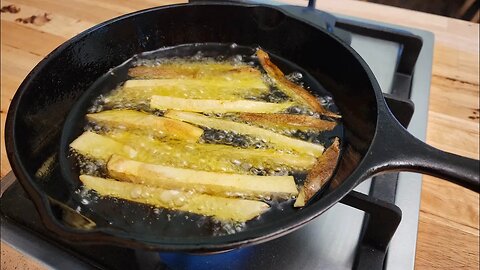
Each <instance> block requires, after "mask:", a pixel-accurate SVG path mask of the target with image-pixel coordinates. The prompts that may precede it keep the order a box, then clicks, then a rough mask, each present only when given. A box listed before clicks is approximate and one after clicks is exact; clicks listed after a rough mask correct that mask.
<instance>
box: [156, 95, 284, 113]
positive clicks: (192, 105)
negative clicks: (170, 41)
mask: <svg viewBox="0 0 480 270" xmlns="http://www.w3.org/2000/svg"><path fill="white" fill-rule="evenodd" d="M293 105H294V103H293V102H286V103H269V102H260V101H252V100H214V99H187V98H176V97H168V96H152V98H151V100H150V107H151V108H154V109H159V110H179V111H188V112H205V113H227V112H254V113H274V112H281V111H284V110H286V109H287V108H289V107H291V106H293Z"/></svg>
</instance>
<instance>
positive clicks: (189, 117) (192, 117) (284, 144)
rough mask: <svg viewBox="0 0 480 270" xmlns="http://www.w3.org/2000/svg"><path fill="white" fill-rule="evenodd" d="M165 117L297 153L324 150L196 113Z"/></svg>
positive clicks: (320, 151) (182, 113)
mask: <svg viewBox="0 0 480 270" xmlns="http://www.w3.org/2000/svg"><path fill="white" fill-rule="evenodd" d="M165 117H168V118H172V119H176V120H180V121H184V122H188V123H192V124H195V125H200V126H205V127H208V128H215V129H220V130H228V131H234V132H237V133H240V134H245V135H249V136H253V137H256V138H259V139H263V140H265V141H267V142H268V143H271V144H273V145H274V146H275V147H276V148H277V149H290V150H294V151H297V152H299V153H304V154H309V155H313V156H320V155H321V154H322V153H323V150H324V147H323V146H322V145H320V144H314V143H310V142H306V141H302V140H299V139H295V138H291V137H288V136H285V135H281V134H278V133H275V132H273V131H270V130H267V129H263V128H259V127H253V126H250V125H248V124H243V123H237V122H233V121H228V120H223V119H216V118H210V117H207V116H204V115H201V114H198V113H191V112H182V111H168V112H167V113H166V114H165Z"/></svg>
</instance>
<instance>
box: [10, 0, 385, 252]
mask: <svg viewBox="0 0 480 270" xmlns="http://www.w3.org/2000/svg"><path fill="white" fill-rule="evenodd" d="M219 5H220V6H237V7H241V8H255V7H262V8H268V9H272V10H275V11H277V12H280V13H282V14H284V15H285V16H287V17H289V18H292V19H294V20H297V21H300V22H302V23H305V24H307V25H309V26H311V27H313V28H315V29H316V30H317V31H320V32H322V33H323V34H325V35H327V36H328V37H330V38H332V39H333V40H335V41H336V42H337V44H338V46H343V48H344V49H346V50H347V51H348V52H349V53H350V54H351V55H352V56H353V57H354V58H355V60H356V61H358V63H359V64H360V65H361V66H362V67H363V69H364V71H365V72H366V75H367V76H368V79H369V81H370V83H371V87H372V90H373V92H374V94H375V99H376V105H377V119H376V123H375V124H376V125H375V132H374V135H373V137H372V140H371V142H370V145H369V148H368V150H367V153H368V152H370V150H371V148H372V145H373V144H374V142H375V138H376V137H377V134H378V126H379V123H380V121H382V119H383V121H385V120H386V119H385V118H384V117H385V116H387V118H388V109H387V111H385V108H386V103H385V100H384V98H383V94H382V92H381V90H380V86H379V85H378V82H377V80H376V78H375V77H374V75H373V72H372V71H371V70H370V68H369V67H368V65H367V64H366V63H365V61H364V60H363V59H362V58H361V57H360V55H358V53H357V52H356V51H354V50H353V48H351V47H350V46H349V45H347V44H345V43H343V41H342V40H340V39H339V38H337V37H335V36H334V35H332V34H330V33H328V32H327V31H325V30H323V29H322V28H320V27H317V26H315V25H314V24H312V23H310V22H308V21H306V20H304V19H302V18H298V17H295V16H292V15H290V14H289V13H288V12H286V11H284V10H282V9H281V8H279V7H277V6H271V5H265V4H257V3H231V2H227V3H222V2H209V3H187V4H174V5H165V6H160V7H153V8H148V9H143V10H139V11H135V12H132V13H129V14H125V15H122V16H119V17H116V18H113V19H110V20H107V21H105V22H102V23H100V24H97V25H95V26H93V27H91V28H89V29H87V30H85V31H83V32H81V33H79V34H78V35H76V36H74V37H73V38H71V39H69V40H67V41H66V42H64V43H63V44H61V45H60V46H58V47H57V48H56V49H55V50H53V51H52V52H51V53H49V54H48V55H47V56H46V57H45V58H44V59H42V60H41V61H40V62H39V63H38V64H37V65H36V66H35V67H34V68H33V69H32V71H30V73H29V74H28V75H27V76H26V77H25V79H24V80H23V82H22V83H21V85H20V86H19V88H18V89H17V91H16V93H15V95H14V97H13V99H12V101H11V103H10V107H9V110H8V114H7V118H6V123H5V146H6V152H7V156H8V159H9V161H10V165H11V167H12V170H13V172H14V174H15V176H16V177H17V179H19V182H20V183H21V185H22V186H23V187H24V188H25V190H26V191H27V193H28V194H29V195H30V196H31V198H32V201H33V202H34V205H35V207H36V209H37V211H38V212H39V214H40V217H41V219H42V221H43V223H44V225H45V226H46V227H47V228H48V229H49V230H50V231H53V232H55V233H56V234H58V235H60V236H62V237H65V238H66V239H67V240H70V241H75V240H82V241H84V243H86V244H113V245H120V246H125V245H126V246H128V247H130V248H132V247H134V248H144V249H155V250H168V251H200V252H203V251H218V250H228V249H232V248H235V247H239V246H245V245H249V244H253V243H262V242H266V241H269V240H271V239H274V238H278V237H280V236H283V235H285V234H287V233H289V232H291V231H293V230H296V229H298V228H300V227H302V226H303V225H305V224H306V223H308V222H309V221H310V220H312V219H314V218H315V217H317V216H319V215H321V214H322V213H323V212H325V211H326V210H328V209H329V208H330V207H332V206H333V205H334V204H335V203H337V202H338V201H339V200H341V199H342V198H343V197H344V196H345V195H346V194H348V192H349V191H350V190H352V189H353V188H354V187H355V186H357V185H358V184H359V183H360V182H362V181H363V180H364V179H366V178H367V177H368V176H370V175H371V174H372V173H373V171H372V169H371V167H372V166H371V165H366V164H368V162H366V160H367V156H366V155H365V156H364V157H363V158H362V159H361V160H360V162H359V164H358V166H357V167H356V168H355V169H354V171H353V172H352V173H351V174H350V176H348V177H347V178H346V179H345V180H344V182H343V183H342V184H341V186H339V187H337V188H336V189H335V190H333V191H332V192H331V193H329V194H327V195H326V196H324V197H322V199H321V200H319V201H317V202H315V203H313V204H312V205H309V206H308V207H306V208H303V209H300V210H299V211H298V212H297V213H298V214H295V215H291V216H289V217H286V219H284V220H283V221H282V222H281V226H278V225H276V223H273V225H268V226H266V227H260V228H256V229H255V230H252V229H250V230H248V229H247V230H245V231H244V232H246V233H242V232H240V233H236V234H233V235H225V236H216V237H201V238H199V237H196V238H187V237H185V238H182V239H184V241H178V239H179V238H178V237H175V238H172V240H176V241H171V240H169V239H168V238H165V237H161V238H156V239H165V240H167V241H165V242H169V243H161V242H159V241H149V240H148V239H139V238H144V237H141V236H142V235H139V234H131V233H130V234H128V233H126V234H124V233H122V232H119V231H110V230H109V229H108V228H102V229H95V230H90V231H85V230H78V229H73V228H69V227H66V226H65V225H63V224H62V223H60V222H59V221H58V220H57V219H56V218H55V217H54V215H53V213H52V209H51V207H49V206H50V202H49V198H48V195H46V194H45V193H44V192H42V191H41V190H40V189H39V188H37V187H36V186H35V185H34V184H33V183H34V182H35V181H34V180H33V178H32V177H30V175H29V173H28V172H27V170H26V169H25V166H24V165H23V164H22V162H21V161H20V160H21V158H20V155H19V153H18V151H17V142H16V136H15V120H16V119H17V108H18V106H19V105H20V103H21V100H22V96H23V94H24V93H25V92H27V91H28V89H29V86H30V84H31V83H32V81H33V79H34V78H35V77H36V76H37V74H38V73H40V71H41V70H42V69H43V68H44V67H45V66H47V65H48V64H49V62H50V59H52V58H55V57H57V56H58V55H60V54H61V53H62V51H63V50H64V49H65V48H67V47H68V46H70V45H71V44H72V43H74V42H76V41H79V40H81V39H82V38H84V37H86V36H87V35H89V34H90V33H93V32H95V31H97V30H99V29H101V28H103V27H105V26H108V25H110V24H114V23H116V22H117V21H121V20H124V19H128V18H130V17H135V16H141V15H142V14H144V13H149V12H155V11H157V10H165V9H171V8H173V9H174V8H178V7H188V6H219ZM386 112H387V113H386ZM275 227H276V228H275ZM272 228H275V229H274V230H272ZM252 232H253V233H252ZM239 236H243V237H239ZM200 239H202V240H206V241H198V240H200ZM192 240H194V241H192ZM172 242H174V243H172ZM175 242H176V243H175Z"/></svg>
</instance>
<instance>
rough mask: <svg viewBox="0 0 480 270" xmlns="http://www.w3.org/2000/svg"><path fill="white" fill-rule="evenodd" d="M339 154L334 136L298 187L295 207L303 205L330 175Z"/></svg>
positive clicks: (338, 143)
mask: <svg viewBox="0 0 480 270" xmlns="http://www.w3.org/2000/svg"><path fill="white" fill-rule="evenodd" d="M339 155H340V142H339V140H338V138H335V140H334V141H333V144H332V145H331V146H330V147H328V148H327V150H325V153H323V155H322V156H321V157H319V158H318V161H317V163H316V164H315V165H314V166H313V168H312V170H310V172H309V173H308V175H307V179H306V180H305V183H304V184H303V187H302V188H301V189H300V193H299V194H298V197H297V200H296V201H295V204H294V206H295V207H303V206H305V204H306V203H307V202H308V201H309V200H310V199H311V198H312V197H313V196H314V195H315V193H317V192H318V191H319V190H320V189H321V188H322V186H323V185H325V183H327V181H328V180H329V179H330V178H331V177H332V175H333V171H334V170H335V167H336V166H337V162H338V157H339Z"/></svg>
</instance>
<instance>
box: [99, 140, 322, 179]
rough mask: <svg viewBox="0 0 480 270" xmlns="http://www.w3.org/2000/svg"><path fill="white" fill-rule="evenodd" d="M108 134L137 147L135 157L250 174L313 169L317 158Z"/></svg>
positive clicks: (144, 160)
mask: <svg viewBox="0 0 480 270" xmlns="http://www.w3.org/2000/svg"><path fill="white" fill-rule="evenodd" d="M105 136H108V137H109V138H112V139H114V140H116V141H118V142H121V143H124V144H126V145H129V146H131V147H133V148H134V149H135V150H137V151H138V152H139V154H138V155H137V157H136V158H135V160H139V161H143V162H147V163H155V164H162V165H166V166H172V167H182V168H190V169H196V170H205V171H217V172H232V173H243V174H249V173H250V168H251V167H253V168H266V169H273V170H274V169H276V168H285V167H286V168H287V169H288V170H293V171H304V170H308V169H310V168H311V167H312V166H313V164H314V163H315V161H316V158H315V157H313V156H310V155H306V154H292V153H285V152H280V151H275V150H274V149H251V148H247V149H244V148H238V147H233V146H228V145H221V144H202V143H189V142H184V141H166V142H163V141H159V140H155V139H152V138H148V137H145V136H139V135H136V134H133V133H130V132H115V133H108V134H106V135H105ZM112 154H113V153H112ZM186 161H188V162H186Z"/></svg>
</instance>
